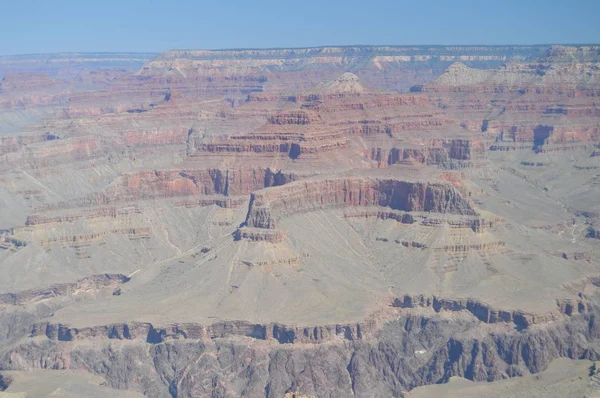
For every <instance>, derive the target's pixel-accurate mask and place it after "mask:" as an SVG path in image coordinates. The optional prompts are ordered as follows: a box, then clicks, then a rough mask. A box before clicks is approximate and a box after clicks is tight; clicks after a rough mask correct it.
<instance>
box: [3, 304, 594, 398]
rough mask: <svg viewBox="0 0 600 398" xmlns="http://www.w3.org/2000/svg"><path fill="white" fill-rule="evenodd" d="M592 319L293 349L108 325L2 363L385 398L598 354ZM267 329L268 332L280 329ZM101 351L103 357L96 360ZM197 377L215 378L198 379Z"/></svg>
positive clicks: (191, 386) (31, 346)
mask: <svg viewBox="0 0 600 398" xmlns="http://www.w3.org/2000/svg"><path fill="white" fill-rule="evenodd" d="M595 319H596V318H595V317H594V316H589V317H586V316H578V317H575V318H573V319H571V320H569V321H568V322H564V323H558V324H556V325H553V326H550V327H546V328H538V329H535V330H532V331H526V332H516V331H510V330H502V331H500V330H498V331H495V332H493V333H492V334H489V335H486V336H480V335H477V334H471V333H469V330H471V331H472V330H473V328H477V327H479V326H477V324H476V323H475V322H474V321H473V320H471V319H468V318H465V319H455V320H450V319H445V318H439V317H435V318H429V317H427V316H402V317H400V318H399V319H397V320H395V321H392V322H390V323H387V324H386V325H385V326H384V327H383V328H382V329H381V331H380V333H379V334H378V337H377V338H372V337H371V338H367V337H365V336H363V337H362V338H360V335H359V339H358V340H354V341H352V342H350V343H346V344H343V343H339V342H335V341H334V342H332V343H329V344H311V343H308V344H307V343H303V344H294V345H287V344H281V345H280V344H277V343H276V344H269V343H266V342H260V341H253V340H251V339H250V340H245V341H235V340H223V339H220V338H216V339H213V340H208V341H207V340H195V339H194V338H190V337H189V336H187V338H185V337H186V334H185V333H184V332H183V331H181V329H179V330H175V329H173V330H172V331H173V334H171V335H170V336H171V337H170V339H168V340H166V341H164V342H162V343H159V344H152V343H145V342H141V341H135V340H127V339H126V340H119V339H120V338H124V337H119V336H121V333H125V336H127V334H128V333H130V332H128V331H126V330H121V329H119V328H118V327H115V328H113V329H112V331H110V333H111V335H112V336H113V337H112V338H113V340H111V342H110V343H108V344H105V345H103V346H102V347H99V346H94V345H92V346H90V345H86V344H78V343H77V340H74V341H71V342H69V341H60V340H59V341H56V340H55V339H52V340H50V341H44V342H43V343H40V342H38V341H39V338H38V339H34V340H31V341H30V342H29V343H25V344H22V345H19V346H17V347H14V348H12V349H11V350H10V352H7V353H5V354H3V358H2V363H3V365H2V369H3V370H15V369H24V370H31V369H40V368H41V369H77V368H78V367H80V366H85V367H86V369H88V371H90V372H92V373H94V374H98V375H101V376H103V377H104V378H105V379H106V381H107V384H108V385H109V386H111V387H113V388H119V389H133V390H137V391H141V392H144V393H145V394H147V395H151V396H156V397H169V396H173V395H177V396H180V397H192V396H210V395H215V394H218V395H220V396H227V397H229V396H232V397H233V396H239V395H246V396H250V397H263V396H266V397H281V396H283V395H284V394H286V393H288V392H290V391H302V392H303V393H305V394H323V393H325V394H330V395H332V396H357V397H369V396H374V395H375V396H394V395H400V394H403V393H404V392H406V391H408V390H410V389H412V388H414V387H417V386H420V385H425V384H431V383H434V382H443V381H447V380H448V379H449V378H450V377H452V376H461V377H465V378H468V379H471V380H476V381H493V380H499V379H502V378H505V377H507V376H509V377H515V376H519V375H524V374H528V373H529V372H539V371H541V370H544V369H545V368H546V367H547V366H548V364H549V363H550V361H552V360H553V359H555V358H557V357H560V356H564V357H569V358H586V359H591V360H598V358H599V355H600V353H598V352H597V350H596V349H595V348H594V344H595V343H596V342H597V341H598V338H600V334H599V328H598V325H597V322H596V320H595ZM21 322H25V323H26V322H27V321H26V320H25V319H22V320H21ZM231 327H233V325H230V326H229V328H230V329H229V330H230V331H233V330H232V329H231ZM216 329H218V328H215V329H214V330H215V331H216ZM251 329H252V328H250V329H248V330H249V331H251ZM276 330H277V329H275V328H274V329H273V332H274V333H280V332H278V331H276ZM186 332H187V331H186ZM315 332H316V333H320V332H317V331H316V330H315ZM252 333H253V332H252ZM286 333H288V334H289V331H287V332H286ZM310 333H311V334H312V333H313V331H310ZM574 333H577V336H578V337H575V336H574ZM220 334H221V332H216V334H213V335H214V336H219V335H220ZM279 335H280V336H281V334H279ZM57 336H58V337H60V336H63V337H64V338H63V339H62V340H71V338H72V337H73V336H72V335H70V334H69V333H68V332H66V331H65V332H64V334H60V333H59V334H58V335H57ZM355 338H356V336H355ZM287 342H288V340H287V339H283V340H280V343H287ZM109 357H110V358H111V360H110V361H108V362H107V361H105V360H104V359H103V358H109ZM198 358H200V359H198ZM205 377H211V378H213V379H214V380H215V382H213V383H209V384H207V383H203V382H202V380H203V379H204V378H205Z"/></svg>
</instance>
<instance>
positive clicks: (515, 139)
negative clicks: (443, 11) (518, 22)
mask: <svg viewBox="0 0 600 398" xmlns="http://www.w3.org/2000/svg"><path fill="white" fill-rule="evenodd" d="M0 75H2V76H3V78H2V81H1V83H0V270H1V271H2V278H0V396H4V395H3V394H6V396H23V394H28V395H25V396H28V397H35V396H52V395H51V394H53V393H56V394H60V393H64V394H71V395H68V396H86V394H87V396H107V397H108V396H123V397H128V396H131V397H134V396H149V397H238V396H246V397H269V398H280V397H284V396H285V397H304V396H309V397H387V396H389V397H428V396H441V395H439V394H441V393H440V391H442V390H439V388H443V389H444V390H443V391H445V393H447V394H448V396H478V395H477V394H492V392H493V391H494V390H495V389H497V388H505V389H507V391H509V390H510V391H514V392H515V394H517V393H518V394H523V396H525V395H527V394H531V391H549V393H550V392H552V390H553V389H554V391H555V392H557V391H569V389H570V390H571V391H577V393H578V394H580V396H581V397H592V396H595V395H594V394H596V395H598V394H600V382H598V372H597V363H596V361H600V324H599V322H598V319H600V318H599V317H600V289H599V288H600V240H599V239H600V232H599V231H600V200H599V198H600V155H599V154H600V47H598V46H595V45H587V46H349V47H318V48H299V49H272V50H266V49H265V50H261V49H256V50H185V51H184V50H172V51H167V52H165V53H161V54H135V53H119V54H110V53H103V54H54V55H36V56H33V55H32V56H11V57H8V56H6V57H0ZM574 378H578V379H577V380H579V381H574ZM465 379H466V380H465ZM520 381H522V382H520ZM432 385H433V386H432ZM496 386H501V387H496ZM548 386H553V387H552V388H550V387H548ZM19 394H21V395H19ZM56 394H55V395H56ZM451 394H454V395H451ZM557 394H558V393H557ZM490 396H491V395H490ZM527 396H530V395H527ZM556 396H559V395H556Z"/></svg>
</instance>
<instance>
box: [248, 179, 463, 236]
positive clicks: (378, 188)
mask: <svg viewBox="0 0 600 398" xmlns="http://www.w3.org/2000/svg"><path fill="white" fill-rule="evenodd" d="M345 206H383V207H389V208H391V209H394V210H403V211H409V212H410V211H426V212H438V213H455V214H467V215H468V214H474V210H473V209H472V208H471V206H470V205H469V204H468V202H467V201H466V200H465V199H463V198H462V197H461V196H460V194H459V193H458V192H457V191H456V190H455V189H454V188H452V186H451V185H449V184H432V183H420V182H406V181H398V180H391V179H359V178H344V179H342V178H340V179H314V180H308V181H301V182H296V183H294V184H288V185H287V186H285V187H282V188H277V189H269V190H263V191H258V192H255V193H252V194H251V196H250V206H249V208H248V214H247V216H246V222H245V225H247V226H249V227H257V228H267V229H269V228H275V225H276V220H277V219H279V218H282V217H286V216H290V215H293V214H297V213H301V212H306V211H313V210H317V209H324V208H330V207H345Z"/></svg>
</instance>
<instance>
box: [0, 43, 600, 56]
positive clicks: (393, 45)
mask: <svg viewBox="0 0 600 398" xmlns="http://www.w3.org/2000/svg"><path fill="white" fill-rule="evenodd" d="M551 46H565V47H585V46H600V43H538V44H344V45H319V46H304V47H238V48H235V47H232V48H171V49H168V50H164V51H93V50H90V51H57V52H47V53H19V54H0V58H3V57H30V56H36V55H37V56H44V55H46V56H50V55H72V54H148V55H158V54H163V53H166V52H169V51H214V52H223V51H270V50H310V49H319V48H352V47H395V48H409V47H551Z"/></svg>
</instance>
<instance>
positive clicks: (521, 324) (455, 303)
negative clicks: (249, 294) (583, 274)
mask: <svg viewBox="0 0 600 398" xmlns="http://www.w3.org/2000/svg"><path fill="white" fill-rule="evenodd" d="M393 305H394V306H395V307H400V308H416V307H427V308H432V309H433V310H434V311H436V312H440V311H468V312H470V313H471V314H473V315H474V316H475V317H476V318H477V319H479V320H480V321H482V322H485V323H498V322H505V323H514V324H515V326H516V327H517V328H519V329H525V328H528V327H530V326H531V325H534V324H540V323H548V322H552V321H556V320H559V319H561V315H567V316H571V315H573V314H576V313H580V314H581V313H586V312H589V311H590V307H589V304H587V303H586V302H585V301H579V302H574V301H572V300H560V301H557V311H556V312H549V313H546V314H537V313H528V312H524V311H520V310H502V309H498V308H494V307H493V306H491V305H489V304H485V303H482V302H480V301H477V300H473V299H447V298H439V297H436V296H424V295H418V296H410V295H405V296H403V297H401V298H396V299H395V300H394V303H393Z"/></svg>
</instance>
